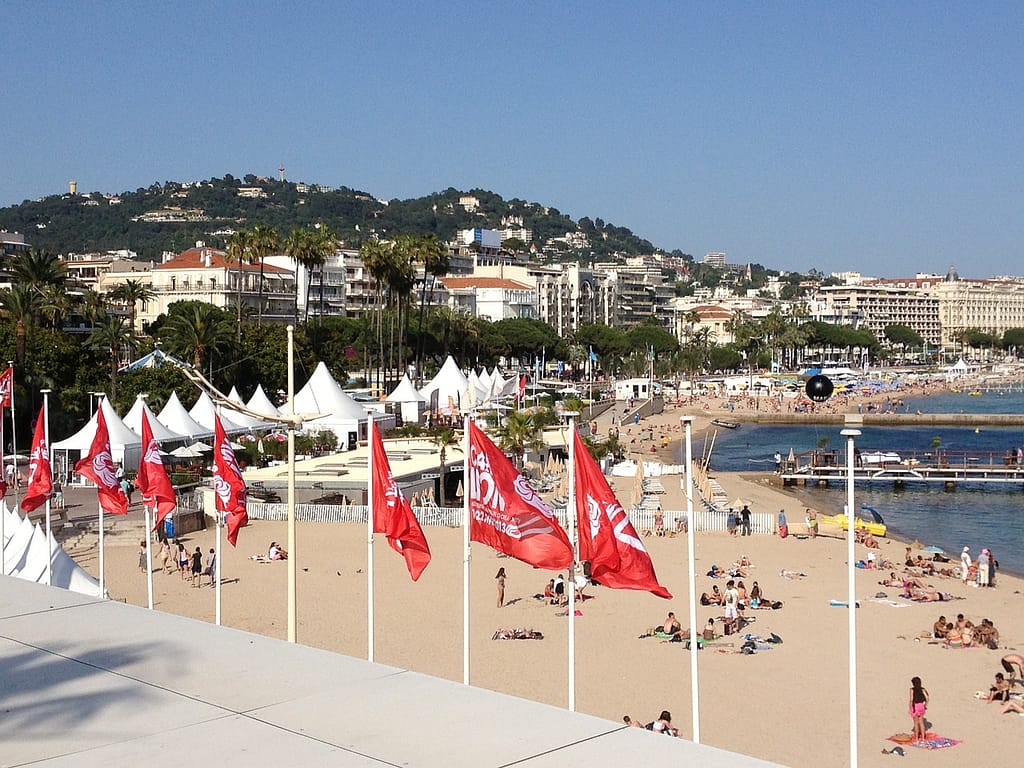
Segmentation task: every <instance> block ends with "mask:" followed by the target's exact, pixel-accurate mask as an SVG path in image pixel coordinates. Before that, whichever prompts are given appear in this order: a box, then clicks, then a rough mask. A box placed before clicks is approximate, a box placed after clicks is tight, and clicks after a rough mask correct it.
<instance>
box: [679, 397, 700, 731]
mask: <svg viewBox="0 0 1024 768" xmlns="http://www.w3.org/2000/svg"><path fill="white" fill-rule="evenodd" d="M681 421H682V422H683V432H684V433H685V437H684V439H685V441H686V466H685V467H684V468H683V477H684V478H685V480H684V482H685V483H686V557H687V561H688V563H689V566H690V601H689V602H690V710H691V713H692V716H693V726H692V727H693V743H694V744H700V685H699V683H698V679H697V650H698V643H699V641H698V640H697V636H698V635H697V632H698V629H699V628H698V627H697V563H696V551H695V549H696V548H695V538H696V532H697V530H696V529H697V518H696V516H695V515H694V514H693V475H692V472H693V437H692V429H693V418H692V417H690V416H683V417H682V418H681Z"/></svg>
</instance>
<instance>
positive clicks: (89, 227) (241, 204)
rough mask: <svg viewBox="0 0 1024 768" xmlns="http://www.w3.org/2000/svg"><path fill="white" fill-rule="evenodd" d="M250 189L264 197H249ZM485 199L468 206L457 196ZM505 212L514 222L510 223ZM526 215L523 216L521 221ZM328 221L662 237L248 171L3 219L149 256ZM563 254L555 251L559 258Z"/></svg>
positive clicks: (442, 233) (488, 202) (514, 204)
mask: <svg viewBox="0 0 1024 768" xmlns="http://www.w3.org/2000/svg"><path fill="white" fill-rule="evenodd" d="M242 190H248V191H247V192H245V193H244V194H256V195H260V194H263V193H265V195H266V196H265V197H261V196H256V197H247V196H244V194H243V195H240V194H239V192H240V191H242ZM463 195H469V196H472V197H474V198H476V199H477V200H478V201H479V207H478V208H477V209H476V210H475V211H467V210H466V209H465V208H464V207H463V206H460V204H459V198H460V197H461V196H463ZM503 220H504V221H505V222H507V223H506V224H503ZM520 220H521V222H522V223H521V225H520V224H519V222H520ZM317 222H322V223H324V224H327V225H329V226H331V227H332V228H333V229H334V230H335V232H337V233H338V236H339V237H340V238H341V239H342V241H343V242H344V243H345V244H346V245H348V246H350V247H358V246H359V245H360V243H362V242H363V241H364V240H365V239H367V238H369V237H372V236H373V235H374V234H378V235H381V236H387V235H389V234H426V233H431V232H433V233H436V234H437V235H438V237H440V238H442V239H445V240H448V239H451V238H452V237H453V236H454V235H455V233H456V232H457V231H458V230H460V229H469V228H472V227H485V228H491V229H503V228H505V227H506V226H508V227H512V228H517V227H519V226H522V227H524V228H526V229H529V230H532V231H533V238H534V242H535V243H537V244H538V246H539V245H541V244H543V243H544V242H546V241H547V240H548V239H549V238H556V237H557V238H564V237H565V235H566V233H576V232H578V233H582V234H585V235H587V238H588V240H589V245H588V246H587V247H579V246H578V245H577V246H576V247H575V250H574V248H573V247H572V246H570V245H568V244H560V246H559V247H560V249H561V250H562V254H563V255H564V257H565V258H567V259H568V258H572V259H584V260H585V259H587V258H588V257H589V255H590V254H593V256H594V258H595V259H602V258H608V257H610V256H612V255H613V254H621V255H635V254H639V253H651V252H653V251H654V250H655V248H654V246H653V245H652V244H651V243H650V242H648V241H647V240H644V239H643V238H640V237H638V236H636V235H634V234H633V233H632V232H631V231H630V230H629V229H626V228H625V227H617V226H613V225H611V224H609V223H606V222H604V221H602V220H601V219H599V218H598V219H593V220H592V219H590V218H586V217H584V218H582V219H580V220H579V221H573V220H572V219H571V218H570V217H569V216H568V215H566V214H563V213H561V212H559V211H558V210H557V209H555V208H550V207H546V206H543V205H541V204H538V203H530V202H527V201H525V200H516V199H513V200H504V199H503V198H502V197H501V196H500V195H497V194H495V193H493V192H488V191H485V190H480V189H474V190H469V191H467V192H462V191H460V190H456V189H451V188H449V189H446V190H445V191H443V192H438V193H436V194H432V195H427V196H426V197H420V198H416V199H413V200H391V201H381V200H378V199H376V198H375V197H373V196H372V195H370V194H367V193H365V192H360V191H357V190H354V189H349V188H347V187H339V188H337V189H334V188H321V187H316V186H314V185H308V186H307V185H304V184H298V183H294V182H290V181H277V180H273V179H268V178H265V177H256V176H252V175H249V176H246V177H245V178H244V179H236V178H234V177H233V176H231V175H227V176H225V177H224V178H222V179H210V180H209V181H201V182H188V183H181V182H173V181H168V182H165V183H163V184H153V185H151V186H149V187H146V188H139V189H137V190H135V191H134V192H122V193H120V194H116V195H114V194H107V193H98V192H93V193H81V192H79V194H76V195H70V194H62V195H51V196H49V197H45V198H41V199H39V200H26V201H25V202H23V203H21V204H19V205H14V206H10V207H8V208H2V209H0V229H6V230H8V231H13V232H21V233H23V234H24V235H25V239H26V241H27V242H29V243H30V244H31V245H32V246H33V247H34V248H36V249H37V250H45V251H50V252H53V253H58V254H65V253H69V252H75V253H84V252H91V251H107V250H114V249H121V248H127V249H129V250H132V251H135V252H136V253H138V254H139V257H140V258H142V259H145V260H150V259H152V260H159V258H160V254H161V253H162V252H163V251H174V252H178V251H181V250H184V249H185V248H188V247H190V246H192V245H193V244H194V243H195V241H197V240H205V241H206V242H207V243H210V244H211V245H217V246H223V244H224V240H225V238H226V236H227V235H226V234H225V232H226V231H230V230H232V229H238V228H240V227H251V226H254V225H256V224H269V225H271V226H273V227H276V228H277V229H278V230H280V231H281V232H282V234H287V232H288V231H290V230H291V229H293V228H295V227H302V226H308V225H312V224H315V223H317ZM558 257H559V255H558V254H555V255H554V258H556V259H557V258H558Z"/></svg>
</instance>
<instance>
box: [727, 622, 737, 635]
mask: <svg viewBox="0 0 1024 768" xmlns="http://www.w3.org/2000/svg"><path fill="white" fill-rule="evenodd" d="M733 632H735V629H733V626H732V622H731V621H727V622H725V634H727V635H731V634H732V633H733Z"/></svg>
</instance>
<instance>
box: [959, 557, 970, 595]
mask: <svg viewBox="0 0 1024 768" xmlns="http://www.w3.org/2000/svg"><path fill="white" fill-rule="evenodd" d="M970 574H971V548H970V547H964V551H963V552H961V553H960V580H961V581H963V583H964V586H966V585H967V578H968V577H969V576H970Z"/></svg>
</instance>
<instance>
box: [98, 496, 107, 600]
mask: <svg viewBox="0 0 1024 768" xmlns="http://www.w3.org/2000/svg"><path fill="white" fill-rule="evenodd" d="M96 507H97V508H98V509H99V515H100V598H106V596H107V590H106V589H105V588H104V579H103V505H102V504H100V503H99V502H98V501H97V502H96Z"/></svg>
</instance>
